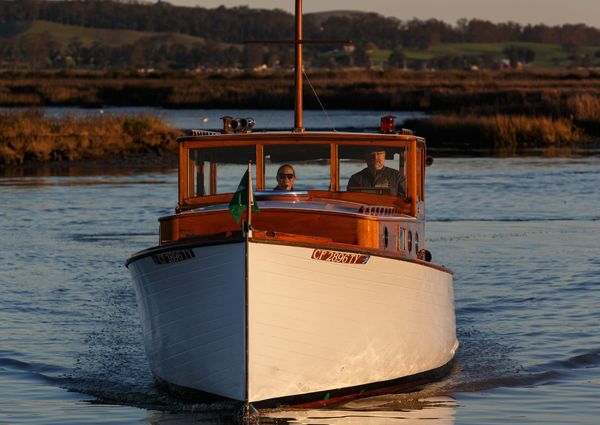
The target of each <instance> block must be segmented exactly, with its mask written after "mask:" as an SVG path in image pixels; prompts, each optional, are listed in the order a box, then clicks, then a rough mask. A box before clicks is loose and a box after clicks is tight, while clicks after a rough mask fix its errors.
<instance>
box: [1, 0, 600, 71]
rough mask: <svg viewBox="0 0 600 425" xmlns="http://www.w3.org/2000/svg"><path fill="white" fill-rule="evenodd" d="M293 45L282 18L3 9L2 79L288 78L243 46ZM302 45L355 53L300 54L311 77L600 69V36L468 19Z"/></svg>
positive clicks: (277, 49) (234, 11)
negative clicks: (257, 73) (148, 74)
mask: <svg viewBox="0 0 600 425" xmlns="http://www.w3.org/2000/svg"><path fill="white" fill-rule="evenodd" d="M403 18H404V19H403ZM291 37H293V17H292V15H291V14H289V13H287V12H285V11H282V10H279V9H275V10H267V9H251V8H249V7H246V6H240V7H233V8H226V7H222V6H221V7H217V8H214V9H207V8H202V7H184V6H174V5H171V4H168V3H165V2H158V3H144V2H134V1H132V2H129V1H128V2H124V1H114V0H86V1H66V0H52V1H50V0H28V1H26V2H25V1H23V2H21V1H3V2H0V69H1V68H5V69H11V70H27V71H31V70H38V69H50V70H55V69H64V68H78V69H93V70H103V71H104V70H109V69H110V70H122V69H131V68H136V69H153V70H155V69H159V70H191V69H196V70H206V69H208V70H232V69H242V68H243V69H265V68H275V69H286V68H288V67H289V66H290V65H292V64H293V48H292V47H291V46H289V45H285V44H266V45H257V44H246V42H247V41H251V40H289V39H290V38H291ZM304 37H305V39H312V40H319V39H324V40H331V39H343V40H352V41H353V43H354V44H353V46H344V47H342V46H339V45H335V44H327V45H310V46H306V48H305V51H304V53H305V64H306V66H309V67H313V68H327V69H329V68H340V67H344V68H352V67H371V68H375V69H383V68H406V67H408V68H412V69H436V70H437V69H471V68H478V69H497V68H507V67H510V68H521V67H523V66H525V67H531V68H536V67H538V68H576V67H577V68H581V67H583V68H593V67H598V66H600V29H597V28H593V27H589V26H586V25H582V24H565V25H562V26H547V25H544V24H535V25H520V24H516V23H514V22H507V23H492V22H488V21H482V20H478V19H471V20H463V21H461V23H460V25H459V24H457V25H455V26H453V25H450V24H447V23H445V22H442V21H438V20H436V19H429V20H426V21H421V20H418V19H415V18H408V19H407V18H406V17H384V16H382V15H379V14H376V13H367V12H356V11H348V10H340V11H328V12H320V13H309V14H306V15H305V16H304Z"/></svg>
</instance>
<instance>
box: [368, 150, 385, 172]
mask: <svg viewBox="0 0 600 425" xmlns="http://www.w3.org/2000/svg"><path fill="white" fill-rule="evenodd" d="M365 161H366V162H367V167H369V169H370V170H373V171H378V170H381V169H383V167H384V166H385V150H383V149H372V150H370V151H368V152H367V153H366V154H365Z"/></svg>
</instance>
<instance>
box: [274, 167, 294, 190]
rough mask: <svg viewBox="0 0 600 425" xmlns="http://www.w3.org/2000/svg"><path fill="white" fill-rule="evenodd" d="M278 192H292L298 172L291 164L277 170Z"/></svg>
mask: <svg viewBox="0 0 600 425" xmlns="http://www.w3.org/2000/svg"><path fill="white" fill-rule="evenodd" d="M276 178H277V190H292V187H293V186H294V182H295V181H296V172H295V171H294V167H292V166H291V165H290V164H283V165H282V166H281V167H279V170H277V176H276Z"/></svg>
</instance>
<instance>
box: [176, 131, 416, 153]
mask: <svg viewBox="0 0 600 425" xmlns="http://www.w3.org/2000/svg"><path fill="white" fill-rule="evenodd" d="M177 140H178V142H179V144H183V145H184V146H185V147H186V148H188V149H193V148H209V147H223V146H248V145H254V144H257V143H262V144H264V145H278V144H290V143H302V144H307V145H312V144H317V145H318V144H329V143H338V144H340V143H341V144H349V145H364V144H365V142H368V143H369V144H370V145H372V146H389V145H396V146H399V147H407V146H408V145H410V143H411V142H414V141H416V138H415V136H407V135H401V134H381V133H342V132H335V133H331V132H328V133H319V132H310V131H309V132H303V133H284V132H269V133H236V134H218V135H214V136H183V137H179V138H178V139H177Z"/></svg>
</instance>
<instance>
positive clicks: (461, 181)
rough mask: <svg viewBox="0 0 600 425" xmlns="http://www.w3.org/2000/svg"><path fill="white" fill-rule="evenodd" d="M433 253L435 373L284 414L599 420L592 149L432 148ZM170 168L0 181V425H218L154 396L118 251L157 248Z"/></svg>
mask: <svg viewBox="0 0 600 425" xmlns="http://www.w3.org/2000/svg"><path fill="white" fill-rule="evenodd" d="M428 171H429V174H428V181H427V188H428V204H427V205H428V206H427V208H428V209H427V214H428V217H429V221H428V229H427V230H428V249H429V250H430V251H431V252H432V254H433V258H434V261H435V262H438V263H441V264H444V265H447V266H449V267H451V268H452V269H454V270H455V272H456V276H455V291H456V313H457V324H458V337H459V340H460V342H461V348H460V351H459V353H458V356H457V362H456V366H455V367H454V369H453V371H452V372H451V374H450V375H449V376H448V377H447V378H446V379H444V380H442V381H441V382H438V383H435V384H432V385H428V386H425V387H423V388H421V389H420V390H418V391H415V392H413V393H409V394H391V395H385V396H380V397H374V398H370V399H363V400H357V401H354V402H350V403H347V404H346V405H343V406H340V407H337V408H336V409H331V410H313V411H292V410H287V411H282V410H274V411H267V412H264V413H263V417H262V418H261V422H262V423H270V424H287V423H310V424H420V425H421V424H505V423H510V424H512V423H519V424H564V423H571V424H596V423H597V422H598V416H599V415H600V337H599V335H600V237H599V236H598V235H599V233H600V196H598V189H597V188H598V184H599V183H600V158H598V157H588V158H558V159H542V158H512V159H496V158H482V159H481V158H480V159H461V158H448V159H446V158H438V159H436V162H435V163H434V165H433V166H432V167H430V168H429V169H428ZM176 198H177V179H176V173H175V170H159V171H152V170H145V171H140V170H138V171H129V172H123V173H120V174H119V173H117V174H115V173H113V174H93V173H88V174H86V175H80V176H77V175H70V176H48V177H0V265H1V267H0V293H1V294H2V296H1V297H0V424H81V423H102V424H123V423H138V424H139V423H143V424H161V425H164V424H188V423H196V424H215V423H231V422H232V421H233V417H232V412H231V411H230V410H228V406H227V405H226V404H213V405H195V404H192V403H188V402H184V401H181V400H176V399H173V398H171V397H169V396H168V395H166V394H164V393H162V392H161V391H159V390H158V389H156V388H155V387H154V385H153V381H152V377H151V376H150V373H149V369H148V364H147V361H146V358H145V355H144V352H143V347H142V341H141V337H140V333H141V329H140V325H139V319H138V313H137V309H136V305H135V297H134V293H133V290H132V285H131V282H130V278H129V275H128V272H127V270H126V269H125V267H124V265H123V263H124V260H125V259H126V258H127V257H128V256H129V255H130V254H132V253H133V252H135V251H137V250H140V249H143V248H146V247H149V246H152V245H154V244H156V242H157V239H158V236H157V233H158V226H157V221H156V218H157V217H158V216H161V215H164V214H167V213H170V212H171V211H172V210H173V208H174V206H175V203H176Z"/></svg>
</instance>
